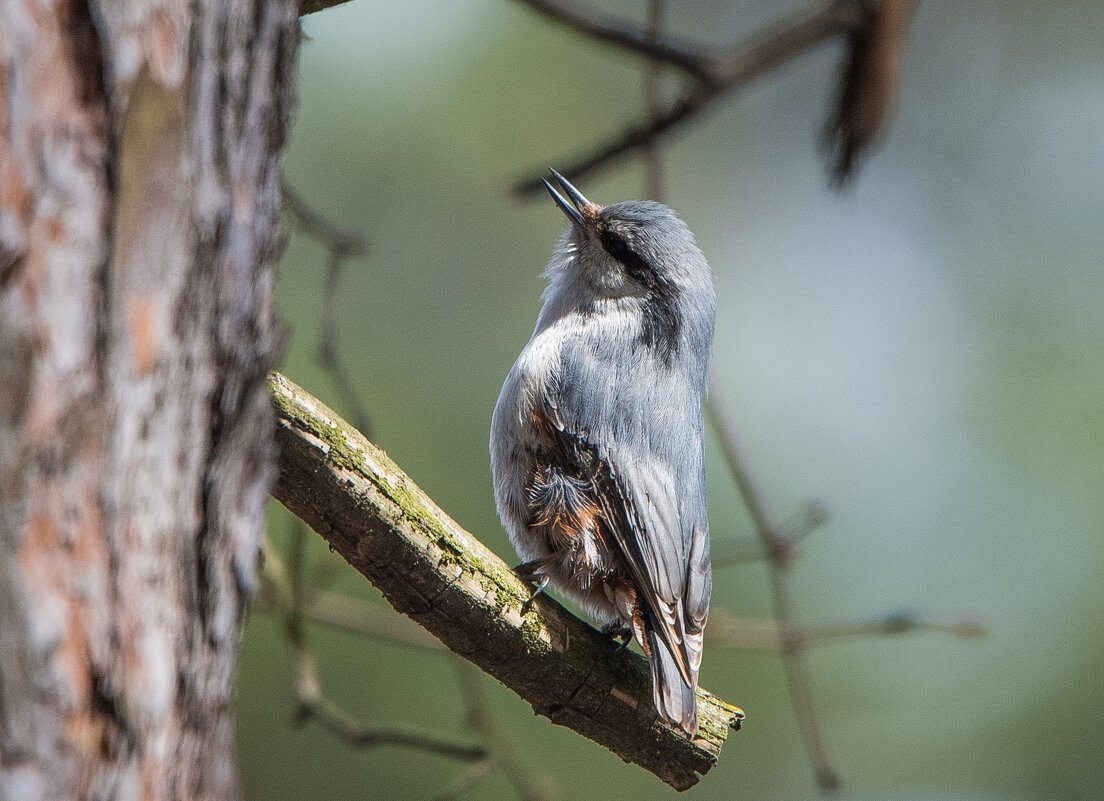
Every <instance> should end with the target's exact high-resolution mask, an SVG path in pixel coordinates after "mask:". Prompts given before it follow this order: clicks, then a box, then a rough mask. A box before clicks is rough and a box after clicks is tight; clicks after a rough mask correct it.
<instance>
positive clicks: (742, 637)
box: [705, 610, 986, 651]
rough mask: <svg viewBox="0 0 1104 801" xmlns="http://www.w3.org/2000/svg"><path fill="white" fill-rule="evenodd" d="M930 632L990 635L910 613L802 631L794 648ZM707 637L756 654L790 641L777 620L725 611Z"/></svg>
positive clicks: (974, 626)
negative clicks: (755, 618) (755, 617)
mask: <svg viewBox="0 0 1104 801" xmlns="http://www.w3.org/2000/svg"><path fill="white" fill-rule="evenodd" d="M919 631H928V632H933V633H937V634H948V635H950V636H952V637H961V638H963V639H973V638H977V637H984V636H985V635H986V629H985V626H983V625H981V624H980V623H978V622H977V621H975V620H959V621H954V622H949V621H936V620H922V619H920V618H917V617H915V616H913V615H910V614H905V613H900V612H898V613H895V614H891V615H886V616H885V617H882V618H879V619H876V620H867V621H860V622H857V623H836V624H832V625H827V626H815V627H812V628H805V629H801V630H800V631H799V632H798V637H797V638H796V640H795V641H794V642H792V643H790V647H795V646H798V647H801V648H803V649H805V648H812V647H815V646H818V645H827V644H830V643H835V642H840V641H841V640H845V639H855V638H859V637H896V636H898V635H901V634H908V633H911V632H919ZM705 637H706V640H707V641H708V643H709V645H710V647H720V648H740V649H747V650H753V651H784V650H785V649H786V648H787V641H786V638H785V635H784V629H783V626H782V624H781V623H780V622H779V621H777V620H751V619H748V618H738V617H733V616H732V615H729V614H727V613H726V612H724V611H721V610H715V611H713V612H711V613H710V615H709V627H708V628H707V629H706V630H705Z"/></svg>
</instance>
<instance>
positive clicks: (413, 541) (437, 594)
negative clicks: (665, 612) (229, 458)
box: [271, 373, 743, 790]
mask: <svg viewBox="0 0 1104 801" xmlns="http://www.w3.org/2000/svg"><path fill="white" fill-rule="evenodd" d="M271 388H272V397H273V402H274V403H275V405H276V414H277V425H278V429H277V435H276V441H277V444H278V445H279V449H280V458H279V465H280V468H279V479H278V481H277V483H276V487H275V488H274V490H273V494H274V495H275V496H276V498H277V500H279V501H280V502H281V503H282V504H284V506H286V507H287V508H288V509H289V510H291V512H293V513H294V514H295V515H297V516H298V517H300V518H301V519H302V520H303V521H304V522H306V523H307V524H308V525H309V526H310V527H311V528H313V529H314V530H315V531H317V532H318V533H319V534H320V535H322V536H323V537H324V538H325V539H326V540H327V541H328V542H329V543H330V546H331V547H332V548H333V549H334V550H336V551H337V552H338V553H340V554H341V555H342V556H343V557H345V559H346V560H348V562H349V564H351V565H352V566H353V567H355V568H356V569H357V570H359V571H360V572H361V573H362V574H363V575H364V576H365V577H366V578H368V579H369V580H370V581H371V582H372V583H373V584H374V585H375V586H376V587H377V588H379V589H380V590H381V591H382V592H383V594H384V596H385V597H386V598H387V600H388V601H389V602H390V603H391V605H392V606H394V607H395V608H396V609H397V610H398V611H400V612H403V613H404V614H407V615H409V616H410V617H411V618H413V619H414V620H415V621H416V622H417V623H418V624H419V625H421V626H423V627H424V628H425V629H427V630H428V631H429V632H430V633H432V634H433V635H434V636H435V637H437V638H438V639H440V640H441V642H443V643H444V644H445V645H447V646H448V647H449V648H450V649H452V650H453V651H454V652H456V653H457V654H459V655H460V656H462V657H464V658H465V659H468V660H470V661H471V662H473V663H474V664H476V665H477V666H479V667H480V668H481V669H483V670H484V671H486V672H487V673H489V674H490V675H492V676H494V677H495V678H497V679H498V680H499V681H501V682H502V683H503V684H505V685H506V686H507V687H509V688H510V689H512V690H513V691H514V692H516V693H517V694H518V695H520V696H521V697H522V698H524V699H525V700H526V701H528V702H529V703H530V704H532V706H533V710H534V711H535V712H536V713H537V714H538V715H544V716H545V717H547V718H549V719H551V720H552V722H553V723H557V724H559V725H561V726H566V727H568V728H570V729H573V730H574V731H576V732H578V733H579V734H582V735H583V736H584V737H588V738H590V739H591V740H594V741H595V742H597V743H600V744H601V745H604V746H605V747H607V748H609V749H610V750H611V751H613V752H614V753H615V754H617V755H618V756H620V757H621V758H622V759H624V760H625V761H626V762H633V763H635V764H637V765H640V766H641V767H643V768H644V769H646V770H649V771H651V772H652V773H654V774H655V775H657V776H659V777H660V778H661V779H663V781H665V782H667V783H668V784H670V785H671V786H672V787H675V788H676V789H679V790H685V789H687V788H689V787H691V786H693V785H694V784H696V783H697V781H698V779H699V775H700V774H704V773H705V772H706V771H708V770H709V769H710V768H712V767H713V765H714V764H715V763H716V761H717V756H718V755H719V753H720V750H721V746H722V745H723V744H724V741H725V738H726V737H727V736H728V732H729V730H730V729H731V728H738V727H739V724H740V721H741V720H742V719H743V713H742V712H741V711H740V710H739V709H737V708H736V707H733V706H731V705H730V704H727V703H725V702H724V701H722V700H720V699H719V698H716V697H715V696H713V695H711V694H710V693H708V692H706V691H705V690H702V689H699V690H698V719H699V725H700V730H699V732H698V735H697V736H696V737H690V736H688V735H687V734H686V732H684V731H682V730H681V729H679V728H677V727H673V726H670V725H667V724H665V723H663V722H661V721H659V720H658V716H657V714H656V711H655V707H654V706H653V702H652V682H651V673H650V671H649V669H648V666H647V663H646V661H645V660H644V658H643V657H641V656H639V655H638V654H635V653H633V652H632V651H628V650H621V649H619V648H618V646H617V644H616V643H615V642H614V641H613V640H612V638H610V637H609V636H607V635H604V634H601V633H600V632H598V631H597V630H595V629H594V628H593V627H591V626H589V625H588V624H586V623H584V622H583V621H582V620H579V619H578V618H577V617H575V616H574V615H572V614H571V613H570V612H568V611H567V610H566V609H564V608H563V607H562V606H560V605H559V604H558V603H556V602H555V601H554V600H552V599H551V598H550V597H548V596H546V595H542V596H538V597H537V598H536V599H535V603H533V605H532V607H531V608H530V609H529V610H528V612H527V613H525V614H522V606H523V604H524V602H525V601H526V600H528V598H529V596H530V593H531V589H530V588H529V587H528V586H527V585H525V584H523V583H522V582H521V580H520V579H519V578H518V577H517V576H516V575H515V574H514V573H513V571H512V570H511V569H510V568H509V566H508V565H506V564H505V563H504V562H503V561H502V560H501V559H499V558H498V557H497V556H496V555H495V554H494V553H493V552H491V551H490V550H489V549H488V548H487V547H486V546H484V545H483V544H482V543H481V542H479V540H477V539H476V538H475V537H474V536H472V535H471V534H470V533H468V532H467V531H465V530H464V529H462V528H461V527H460V526H459V525H458V524H457V523H456V522H454V521H453V520H452V519H451V518H449V516H448V515H446V514H445V513H444V512H442V511H441V509H440V508H438V507H437V506H436V505H435V504H434V503H433V501H432V500H430V498H429V497H428V496H427V495H426V494H425V493H424V492H422V490H421V489H419V488H418V486H417V485H415V484H414V482H413V481H411V480H410V478H409V477H408V476H407V475H406V474H405V473H403V472H402V471H401V470H400V469H399V468H398V467H397V466H396V465H395V463H394V462H392V461H391V460H390V459H389V458H388V457H387V454H385V453H384V452H383V451H381V450H380V449H379V448H377V447H376V446H375V445H373V444H372V443H371V442H369V441H368V440H367V439H365V438H364V436H363V435H361V434H360V433H359V432H358V431H356V429H354V428H353V427H352V426H350V425H349V424H348V423H346V422H345V421H344V420H342V419H341V418H340V417H338V416H337V415H336V414H335V413H334V412H333V411H332V410H331V409H329V408H328V407H326V406H325V405H324V404H323V403H322V402H321V401H319V400H318V399H317V398H314V397H313V396H311V395H310V394H309V393H307V392H305V391H304V390H303V389H301V388H300V387H298V386H296V385H295V384H294V383H292V382H291V381H289V380H288V379H287V378H285V377H284V376H282V375H280V374H278V373H275V374H273V376H272V380H271Z"/></svg>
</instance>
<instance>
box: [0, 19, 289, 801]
mask: <svg viewBox="0 0 1104 801" xmlns="http://www.w3.org/2000/svg"><path fill="white" fill-rule="evenodd" d="M296 13H297V11H296V4H295V2H292V1H291V0H251V1H249V2H230V0H206V1H205V0H200V2H183V1H182V0H152V2H142V0H118V1H117V2H103V3H95V2H92V3H88V2H86V0H0V799H13V801H14V800H15V799H18V801H36V800H37V799H42V800H43V801H46V800H47V799H49V800H50V801H52V800H53V799H67V798H96V799H144V798H150V799H153V798H156V799H176V798H189V799H191V798H196V799H204V798H212V799H214V798H218V799H227V798H233V797H235V796H236V795H237V792H238V790H237V775H236V768H235V764H234V757H233V729H232V718H231V700H232V691H233V679H234V666H235V663H236V661H237V654H238V641H239V633H240V621H241V613H242V609H243V604H244V601H245V599H246V596H247V593H248V591H249V589H250V587H251V585H252V582H253V574H254V562H255V558H256V555H257V548H258V543H259V537H260V533H261V527H262V523H263V510H264V504H265V499H266V496H267V491H268V488H269V485H270V483H271V480H272V478H273V445H272V430H273V421H272V412H271V409H270V405H269V400H268V394H267V390H266V386H265V375H266V373H267V372H268V370H269V368H270V367H271V366H272V365H273V362H274V357H275V353H276V350H277V347H278V339H279V332H278V329H277V326H276V322H275V319H274V313H273V306H272V284H273V279H274V266H275V263H276V260H277V258H278V256H279V253H280V251H281V248H282V244H283V243H282V239H281V237H280V235H279V232H278V229H277V212H278V208H279V183H280V182H279V170H280V161H279V159H280V151H281V149H282V147H283V143H284V138H285V133H286V127H287V118H288V113H289V110H290V107H291V99H292V97H291V95H292V85H293V78H294V59H295V50H296V46H297V42H298V27H297V21H296Z"/></svg>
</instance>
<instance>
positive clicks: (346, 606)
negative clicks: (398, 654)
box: [253, 575, 446, 653]
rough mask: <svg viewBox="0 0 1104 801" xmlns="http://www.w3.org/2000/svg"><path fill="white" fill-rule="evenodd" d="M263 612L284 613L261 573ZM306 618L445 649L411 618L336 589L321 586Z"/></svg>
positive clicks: (307, 606) (368, 634) (414, 645)
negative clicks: (337, 591)
mask: <svg viewBox="0 0 1104 801" xmlns="http://www.w3.org/2000/svg"><path fill="white" fill-rule="evenodd" d="M253 608H254V609H256V610H258V611H260V612H271V613H273V614H282V613H283V607H282V606H281V605H280V602H279V599H278V596H277V591H276V588H275V585H274V584H273V583H272V582H271V581H270V580H268V579H266V578H265V576H263V575H262V577H261V587H260V592H259V593H258V594H257V596H256V597H255V598H254V600H253ZM303 618H304V620H306V621H307V622H309V623H315V624H318V625H322V626H328V627H330V628H334V629H339V630H341V631H347V632H351V633H353V634H359V635H362V636H364V637H369V638H371V639H373V640H380V641H383V642H388V643H392V644H395V645H403V646H407V647H411V648H419V649H422V650H425V651H435V652H437V653H444V652H445V650H446V649H445V647H444V646H443V645H441V641H440V640H438V639H437V638H436V637H434V636H433V635H432V634H430V633H429V632H427V631H426V630H425V629H423V628H422V627H421V626H419V625H418V624H417V623H415V622H414V621H412V620H410V618H407V617H403V616H402V615H396V614H395V610H394V609H392V608H391V607H389V606H382V605H381V604H375V603H371V602H369V601H362V600H361V599H359V598H352V597H350V596H348V595H342V594H341V593H336V592H327V591H325V590H318V591H316V592H314V593H312V594H311V597H310V598H309V599H308V600H307V601H306V602H305V603H304V605H303Z"/></svg>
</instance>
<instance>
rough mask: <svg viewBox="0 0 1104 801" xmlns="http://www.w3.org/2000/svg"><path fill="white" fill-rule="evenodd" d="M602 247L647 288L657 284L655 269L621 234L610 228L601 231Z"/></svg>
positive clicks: (632, 277) (631, 276)
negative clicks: (634, 250)
mask: <svg viewBox="0 0 1104 801" xmlns="http://www.w3.org/2000/svg"><path fill="white" fill-rule="evenodd" d="M601 241H602V247H603V248H604V249H605V251H606V253H608V254H610V256H612V257H613V258H615V259H617V261H619V262H621V265H622V266H623V267H624V268H625V272H626V273H627V274H628V276H629V278H631V279H633V280H634V281H636V282H637V283H638V284H640V285H641V286H643V287H645V288H646V289H652V288H654V287H655V285H656V274H655V270H653V269H652V266H651V265H650V264H648V262H646V261H644V259H642V258H641V257H640V256H639V255H637V254H636V253H635V252H633V250H632V248H630V247H629V245H628V243H627V242H625V240H624V238H623V237H622V236H621V235H620V234H616V233H614V232H613V231H610V230H608V229H607V230H604V231H602V233H601Z"/></svg>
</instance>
